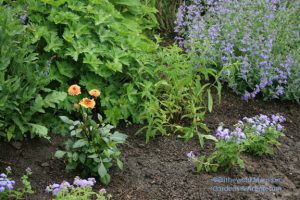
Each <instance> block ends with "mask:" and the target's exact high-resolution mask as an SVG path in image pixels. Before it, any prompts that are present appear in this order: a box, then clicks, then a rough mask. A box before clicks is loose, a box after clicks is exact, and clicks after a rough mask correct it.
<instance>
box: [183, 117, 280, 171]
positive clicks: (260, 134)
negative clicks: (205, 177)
mask: <svg viewBox="0 0 300 200" xmlns="http://www.w3.org/2000/svg"><path fill="white" fill-rule="evenodd" d="M284 121H285V118H284V117H283V116H280V115H271V117H268V116H266V115H257V116H254V117H252V118H248V117H244V118H243V121H239V122H238V123H237V124H235V125H234V126H235V129H234V130H233V131H230V130H229V129H227V128H225V129H224V128H223V124H221V125H220V126H219V127H218V129H217V130H216V136H217V138H218V139H219V140H218V141H217V143H216V150H215V152H213V153H212V154H211V155H210V156H208V157H205V156H200V157H196V156H195V155H194V154H193V152H190V153H188V154H187V155H188V157H189V159H190V160H191V161H193V162H195V163H197V171H202V170H206V171H213V172H215V171H217V170H218V169H219V168H222V169H226V170H229V169H230V168H232V167H233V166H235V165H239V166H240V167H241V168H244V161H243V160H242V159H241V158H240V154H241V153H242V152H249V153H252V154H254V155H259V156H261V155H264V154H273V147H274V145H280V143H279V141H278V138H279V137H280V136H284V134H283V133H282V131H283V129H284V127H283V126H282V125H281V123H282V122H284Z"/></svg>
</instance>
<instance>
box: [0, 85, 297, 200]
mask: <svg viewBox="0 0 300 200" xmlns="http://www.w3.org/2000/svg"><path fill="white" fill-rule="evenodd" d="M222 98H223V99H222V103H221V104H220V105H217V106H216V107H215V108H214V111H213V113H211V114H208V115H207V116H206V121H207V124H208V126H209V128H211V129H212V130H214V129H215V128H216V127H217V125H218V124H219V123H220V122H224V123H225V124H226V125H228V126H231V125H233V124H234V123H236V122H237V120H239V119H241V118H242V117H244V116H249V117H250V116H254V115H256V114H260V113H262V114H272V113H280V114H282V115H284V116H285V117H286V118H287V122H286V124H285V125H286V129H287V130H286V137H283V138H281V139H280V141H281V142H282V145H281V146H280V147H279V148H276V149H275V154H274V155H272V156H263V157H255V156H251V155H243V158H244V160H245V162H246V169H245V170H239V169H234V170H232V171H231V172H230V173H228V174H226V173H223V172H218V173H200V174H199V173H195V166H194V165H193V164H192V163H190V162H189V161H188V160H187V158H186V153H187V152H189V151H198V152H199V145H198V141H197V140H196V139H193V140H191V141H189V142H188V143H184V142H183V141H182V140H180V139H178V138H176V136H175V135H172V134H170V136H167V137H157V138H155V139H153V140H151V141H150V143H149V144H145V139H144V137H143V136H139V137H135V136H134V133H135V131H136V130H137V129H138V127H136V126H131V127H127V128H126V127H121V128H120V129H121V130H122V131H123V132H125V133H127V134H128V135H129V139H128V144H127V145H123V146H122V147H121V151H122V155H123V160H124V170H123V171H119V170H117V169H115V168H114V169H112V170H111V175H112V182H111V184H110V185H109V186H108V187H107V190H108V192H109V193H111V194H112V195H113V199H117V200H123V199H124V200H127V199H132V200H169V199H170V200H171V199H172V200H189V199H194V200H202V199H205V200H209V199H212V200H214V199H224V200H225V199H240V200H242V199H250V200H251V199H263V200H269V199H292V200H293V199H295V200H297V199H298V200H299V199H300V134H299V132H298V128H299V126H300V106H299V105H297V104H292V103H290V102H276V101H273V102H262V101H251V102H248V103H247V102H244V101H242V100H240V99H239V97H236V96H235V95H233V94H232V93H231V92H228V91H225V92H224V93H223V97H222ZM62 142H63V139H62V138H61V137H59V136H55V135H53V136H52V143H49V142H48V141H44V140H39V139H34V140H28V141H25V142H24V143H23V144H22V146H21V148H20V149H19V150H17V149H16V148H14V147H12V146H11V145H10V144H6V143H0V171H1V172H2V171H3V170H4V168H5V167H6V166H7V165H11V167H12V168H13V170H14V176H13V177H14V178H15V179H17V178H18V177H20V176H21V175H22V174H23V172H24V170H25V169H26V168H27V167H31V169H32V171H33V175H32V177H31V182H32V185H33V188H34V190H35V191H36V193H35V195H33V196H30V197H28V198H27V199H30V200H43V199H51V197H50V196H48V195H46V194H45V193H44V189H45V187H46V186H47V185H49V184H50V183H53V182H61V181H63V180H69V181H71V180H72V179H73V177H74V176H75V175H76V174H75V173H74V174H67V173H65V171H64V163H63V161H61V160H57V159H55V158H54V157H53V155H54V152H55V150H56V149H57V148H59V147H61V146H62ZM212 149H213V145H212V144H211V143H209V142H208V143H206V145H205V147H204V149H201V150H200V151H201V152H202V153H204V152H206V153H207V152H211V151H212ZM214 177H230V178H246V177H259V178H278V179H280V180H281V181H280V182H276V183H270V182H263V183H219V182H214V181H213V180H212V179H213V178H214ZM249 185H251V186H257V187H259V186H260V187H262V186H271V187H281V189H282V190H281V191H277V192H271V191H267V192H254V191H252V192H251V191H249V192H218V191H214V190H213V189H212V187H215V186H223V187H226V186H249ZM101 187H102V186H101V185H100V184H98V185H97V186H96V189H99V188H101Z"/></svg>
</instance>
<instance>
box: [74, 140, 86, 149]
mask: <svg viewBox="0 0 300 200" xmlns="http://www.w3.org/2000/svg"><path fill="white" fill-rule="evenodd" d="M86 145H88V141H86V140H85V139H80V140H77V141H76V142H75V143H74V144H73V148H74V149H76V148H80V147H83V146H86Z"/></svg>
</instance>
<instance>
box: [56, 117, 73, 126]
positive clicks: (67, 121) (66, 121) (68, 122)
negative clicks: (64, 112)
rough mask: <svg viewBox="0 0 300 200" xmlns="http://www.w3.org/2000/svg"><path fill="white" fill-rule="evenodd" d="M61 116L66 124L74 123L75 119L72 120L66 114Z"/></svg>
mask: <svg viewBox="0 0 300 200" xmlns="http://www.w3.org/2000/svg"><path fill="white" fill-rule="evenodd" d="M59 118H60V119H61V120H62V121H63V122H65V123H66V124H70V125H72V124H73V123H74V121H73V120H70V119H69V118H68V117H66V116H59Z"/></svg>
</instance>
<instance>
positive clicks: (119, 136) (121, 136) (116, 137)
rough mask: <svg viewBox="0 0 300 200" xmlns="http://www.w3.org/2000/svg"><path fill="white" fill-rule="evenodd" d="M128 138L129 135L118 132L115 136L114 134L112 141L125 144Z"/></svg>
mask: <svg viewBox="0 0 300 200" xmlns="http://www.w3.org/2000/svg"><path fill="white" fill-rule="evenodd" d="M127 137H128V136H127V135H125V134H123V133H119V132H117V131H116V132H114V134H112V136H111V137H110V139H111V140H113V141H115V142H117V143H123V142H124V141H125V140H126V138H127Z"/></svg>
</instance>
